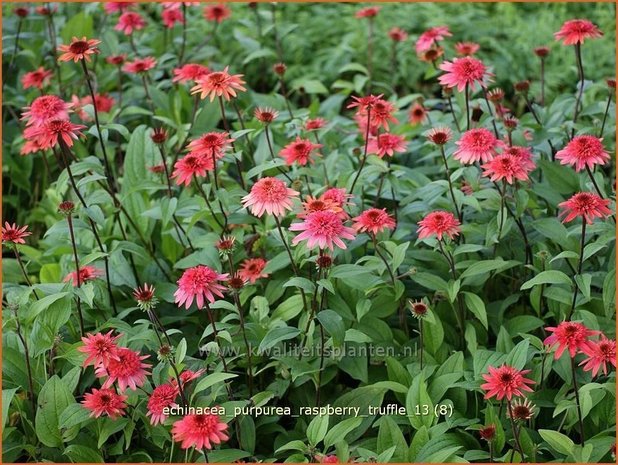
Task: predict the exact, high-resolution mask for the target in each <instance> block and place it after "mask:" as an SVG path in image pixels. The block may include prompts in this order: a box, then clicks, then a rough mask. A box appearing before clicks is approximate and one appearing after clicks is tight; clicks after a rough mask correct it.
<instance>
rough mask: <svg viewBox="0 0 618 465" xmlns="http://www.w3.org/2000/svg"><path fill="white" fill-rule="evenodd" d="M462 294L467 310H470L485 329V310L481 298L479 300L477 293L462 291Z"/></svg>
mask: <svg viewBox="0 0 618 465" xmlns="http://www.w3.org/2000/svg"><path fill="white" fill-rule="evenodd" d="M463 295H464V301H465V302H466V306H467V307H468V310H470V311H471V312H472V314H473V315H474V316H475V317H476V318H478V320H479V321H480V322H481V323H482V324H483V326H484V327H485V329H487V328H488V326H487V310H486V309H485V303H484V302H483V300H481V298H480V297H479V296H478V295H476V294H472V293H471V292H464V293H463Z"/></svg>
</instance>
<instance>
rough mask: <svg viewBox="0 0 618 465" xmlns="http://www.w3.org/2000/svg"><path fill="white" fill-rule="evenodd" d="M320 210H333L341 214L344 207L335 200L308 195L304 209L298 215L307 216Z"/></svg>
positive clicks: (299, 216) (300, 216)
mask: <svg viewBox="0 0 618 465" xmlns="http://www.w3.org/2000/svg"><path fill="white" fill-rule="evenodd" d="M320 211H332V212H334V213H337V214H339V213H341V212H342V209H341V207H340V206H339V204H338V203H337V202H335V201H333V200H329V199H324V198H323V197H320V198H319V199H316V198H314V197H311V196H307V197H306V199H305V201H304V202H303V211H302V212H300V213H299V214H298V215H296V216H297V217H298V218H306V217H307V215H309V214H310V213H313V212H320Z"/></svg>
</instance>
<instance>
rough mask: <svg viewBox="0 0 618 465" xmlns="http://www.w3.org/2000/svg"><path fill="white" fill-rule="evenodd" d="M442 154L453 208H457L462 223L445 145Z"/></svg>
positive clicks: (441, 146)
mask: <svg viewBox="0 0 618 465" xmlns="http://www.w3.org/2000/svg"><path fill="white" fill-rule="evenodd" d="M440 154H441V155H442V161H443V162H444V169H445V171H446V180H447V181H448V189H449V191H450V193H451V199H452V200H453V206H454V207H455V212H456V213H457V218H459V221H460V222H462V221H463V218H462V217H461V213H460V211H459V206H457V201H456V200H455V191H454V189H453V182H452V181H451V172H450V170H449V169H448V161H447V160H446V153H445V152H444V145H440Z"/></svg>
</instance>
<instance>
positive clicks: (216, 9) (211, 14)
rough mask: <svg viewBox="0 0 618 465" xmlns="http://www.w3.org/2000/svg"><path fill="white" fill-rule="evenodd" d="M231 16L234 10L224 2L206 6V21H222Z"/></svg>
mask: <svg viewBox="0 0 618 465" xmlns="http://www.w3.org/2000/svg"><path fill="white" fill-rule="evenodd" d="M230 16H232V10H230V9H229V8H228V7H227V6H226V5H224V4H220V5H209V6H207V7H205V8H204V18H206V21H212V22H215V23H222V22H223V21H224V20H226V19H227V18H229V17H230Z"/></svg>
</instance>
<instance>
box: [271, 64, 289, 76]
mask: <svg viewBox="0 0 618 465" xmlns="http://www.w3.org/2000/svg"><path fill="white" fill-rule="evenodd" d="M287 69H288V67H287V66H285V63H275V64H274V65H273V71H274V73H275V74H276V75H278V76H283V75H284V74H285V72H286V71H287Z"/></svg>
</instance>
